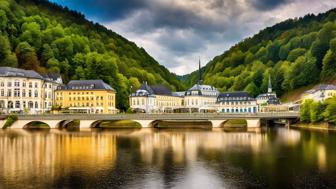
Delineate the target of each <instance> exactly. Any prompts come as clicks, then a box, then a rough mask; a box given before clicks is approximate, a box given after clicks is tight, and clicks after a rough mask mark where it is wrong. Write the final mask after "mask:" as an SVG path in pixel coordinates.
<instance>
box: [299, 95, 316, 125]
mask: <svg viewBox="0 0 336 189" xmlns="http://www.w3.org/2000/svg"><path fill="white" fill-rule="evenodd" d="M312 103H313V100H306V101H305V102H304V103H303V104H302V105H301V107H300V119H301V121H302V122H305V123H309V122H310V120H311V119H310V115H311V114H310V105H311V104H312Z"/></svg>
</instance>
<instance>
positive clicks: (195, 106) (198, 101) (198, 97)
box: [184, 82, 219, 112]
mask: <svg viewBox="0 0 336 189" xmlns="http://www.w3.org/2000/svg"><path fill="white" fill-rule="evenodd" d="M199 83H201V82H199ZM218 94H219V92H218V90H217V89H216V88H215V87H213V86H210V85H201V84H195V85H194V86H193V87H191V88H190V89H188V90H187V91H186V92H185V96H184V102H185V106H184V107H185V108H186V109H189V110H190V111H191V112H195V111H196V112H214V111H216V102H217V97H218Z"/></svg>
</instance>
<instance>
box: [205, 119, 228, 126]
mask: <svg viewBox="0 0 336 189" xmlns="http://www.w3.org/2000/svg"><path fill="white" fill-rule="evenodd" d="M209 121H210V122H211V124H212V127H213V128H219V127H223V123H224V122H225V121H226V120H209Z"/></svg>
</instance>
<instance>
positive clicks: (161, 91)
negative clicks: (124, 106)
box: [131, 82, 173, 96]
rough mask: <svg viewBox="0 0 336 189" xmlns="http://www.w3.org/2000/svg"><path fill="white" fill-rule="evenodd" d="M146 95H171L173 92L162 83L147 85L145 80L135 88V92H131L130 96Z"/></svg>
mask: <svg viewBox="0 0 336 189" xmlns="http://www.w3.org/2000/svg"><path fill="white" fill-rule="evenodd" d="M144 91H146V92H144ZM148 95H165V96H172V95H173V93H172V91H171V90H170V89H168V88H167V87H165V86H163V85H148V84H147V82H144V83H142V84H141V86H140V88H139V89H137V92H136V93H133V94H131V96H148Z"/></svg>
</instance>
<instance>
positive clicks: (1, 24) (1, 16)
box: [0, 10, 8, 31]
mask: <svg viewBox="0 0 336 189" xmlns="http://www.w3.org/2000/svg"><path fill="white" fill-rule="evenodd" d="M7 23H8V18H7V16H6V12H5V11H3V10H0V30H1V31H4V30H5V29H6V27H7Z"/></svg>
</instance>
